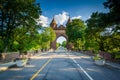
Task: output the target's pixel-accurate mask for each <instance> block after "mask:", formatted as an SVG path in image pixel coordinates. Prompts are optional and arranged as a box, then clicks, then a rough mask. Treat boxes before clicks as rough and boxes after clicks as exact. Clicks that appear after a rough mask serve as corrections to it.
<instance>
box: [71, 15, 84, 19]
mask: <svg viewBox="0 0 120 80" xmlns="http://www.w3.org/2000/svg"><path fill="white" fill-rule="evenodd" d="M81 17H82V16H80V15H79V16H74V17H72V18H71V19H81Z"/></svg>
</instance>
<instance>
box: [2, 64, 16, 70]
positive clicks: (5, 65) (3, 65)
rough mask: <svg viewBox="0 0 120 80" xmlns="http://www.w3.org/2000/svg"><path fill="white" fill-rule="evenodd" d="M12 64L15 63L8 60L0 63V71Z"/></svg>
mask: <svg viewBox="0 0 120 80" xmlns="http://www.w3.org/2000/svg"><path fill="white" fill-rule="evenodd" d="M14 65H16V64H15V62H8V63H4V64H0V72H1V71H5V70H7V69H8V68H10V67H12V66H14Z"/></svg>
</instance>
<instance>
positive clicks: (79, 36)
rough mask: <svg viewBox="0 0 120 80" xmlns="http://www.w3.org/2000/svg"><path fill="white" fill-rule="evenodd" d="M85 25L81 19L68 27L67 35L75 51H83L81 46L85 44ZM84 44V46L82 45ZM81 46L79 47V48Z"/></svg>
mask: <svg viewBox="0 0 120 80" xmlns="http://www.w3.org/2000/svg"><path fill="white" fill-rule="evenodd" d="M85 28H86V26H85V24H84V22H83V21H82V20H80V19H74V20H72V22H71V23H69V24H68V25H67V27H66V34H67V36H68V43H70V42H71V43H73V44H74V49H76V50H81V49H82V48H83V47H82V48H81V47H80V46H83V44H84V31H85ZM80 43H82V44H80ZM78 46H79V47H78Z"/></svg>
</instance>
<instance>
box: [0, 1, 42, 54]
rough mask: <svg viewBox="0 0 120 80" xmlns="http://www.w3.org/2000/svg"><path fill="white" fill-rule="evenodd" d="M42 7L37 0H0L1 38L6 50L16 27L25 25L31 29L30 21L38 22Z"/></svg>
mask: <svg viewBox="0 0 120 80" xmlns="http://www.w3.org/2000/svg"><path fill="white" fill-rule="evenodd" d="M40 13H41V9H40V7H39V5H38V4H37V5H36V4H35V0H25V1H24V0H1V1H0V40H2V41H3V44H4V45H3V46H4V48H3V49H4V50H2V52H3V51H4V52H6V51H7V49H8V46H9V45H10V43H11V42H10V41H11V40H12V39H11V38H12V35H13V34H14V32H13V31H14V29H16V28H19V27H21V26H24V28H26V29H31V28H32V26H31V24H30V23H34V24H35V23H36V21H35V19H37V18H38V17H39V14H40Z"/></svg>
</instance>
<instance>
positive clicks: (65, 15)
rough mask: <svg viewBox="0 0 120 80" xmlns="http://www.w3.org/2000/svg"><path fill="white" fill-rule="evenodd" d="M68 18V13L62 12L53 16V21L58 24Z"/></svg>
mask: <svg viewBox="0 0 120 80" xmlns="http://www.w3.org/2000/svg"><path fill="white" fill-rule="evenodd" d="M68 18H69V16H68V13H67V12H62V14H58V15H55V16H54V19H55V21H56V22H57V23H58V24H61V25H62V24H63V23H64V22H65V21H67V20H68Z"/></svg>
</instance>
